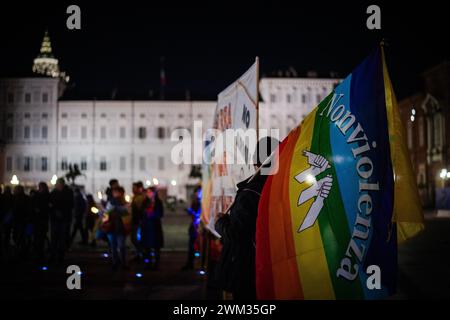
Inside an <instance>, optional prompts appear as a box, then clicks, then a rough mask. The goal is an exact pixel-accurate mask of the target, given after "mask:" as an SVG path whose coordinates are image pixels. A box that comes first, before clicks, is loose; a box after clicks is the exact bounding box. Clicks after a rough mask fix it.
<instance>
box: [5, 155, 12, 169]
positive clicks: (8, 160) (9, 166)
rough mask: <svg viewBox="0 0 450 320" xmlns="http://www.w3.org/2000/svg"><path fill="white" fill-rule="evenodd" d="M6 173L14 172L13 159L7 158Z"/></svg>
mask: <svg viewBox="0 0 450 320" xmlns="http://www.w3.org/2000/svg"><path fill="white" fill-rule="evenodd" d="M6 171H7V172H11V171H12V157H6Z"/></svg>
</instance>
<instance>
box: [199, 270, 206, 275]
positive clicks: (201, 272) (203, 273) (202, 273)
mask: <svg viewBox="0 0 450 320" xmlns="http://www.w3.org/2000/svg"><path fill="white" fill-rule="evenodd" d="M198 274H199V275H201V276H204V275H205V274H206V272H205V271H204V270H200V271H199V272H198Z"/></svg>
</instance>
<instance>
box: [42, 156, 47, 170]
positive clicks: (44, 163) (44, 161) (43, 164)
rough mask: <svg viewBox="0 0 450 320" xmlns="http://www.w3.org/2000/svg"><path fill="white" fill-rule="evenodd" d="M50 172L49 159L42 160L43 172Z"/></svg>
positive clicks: (43, 158)
mask: <svg viewBox="0 0 450 320" xmlns="http://www.w3.org/2000/svg"><path fill="white" fill-rule="evenodd" d="M47 170H48V159H47V157H42V158H41V171H43V172H46V171H47Z"/></svg>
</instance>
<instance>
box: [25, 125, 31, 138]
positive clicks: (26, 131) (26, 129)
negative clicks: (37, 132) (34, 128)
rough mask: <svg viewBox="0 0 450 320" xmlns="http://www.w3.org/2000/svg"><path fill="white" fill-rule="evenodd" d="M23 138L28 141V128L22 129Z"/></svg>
mask: <svg viewBox="0 0 450 320" xmlns="http://www.w3.org/2000/svg"><path fill="white" fill-rule="evenodd" d="M23 138H24V139H30V127H29V126H25V127H24V129H23Z"/></svg>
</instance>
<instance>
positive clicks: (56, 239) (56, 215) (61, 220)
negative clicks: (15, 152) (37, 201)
mask: <svg viewBox="0 0 450 320" xmlns="http://www.w3.org/2000/svg"><path fill="white" fill-rule="evenodd" d="M73 199H74V197H73V192H72V190H71V189H70V188H69V187H68V186H67V185H66V183H65V181H64V179H62V178H59V179H58V180H57V182H56V186H55V189H54V190H53V191H52V192H51V193H50V204H51V214H50V247H51V250H50V251H51V261H56V262H59V263H61V262H62V261H63V260H64V255H65V252H66V249H67V247H68V246H67V244H68V241H67V239H68V238H69V237H70V223H71V220H72V209H73V202H74V201H73Z"/></svg>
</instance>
